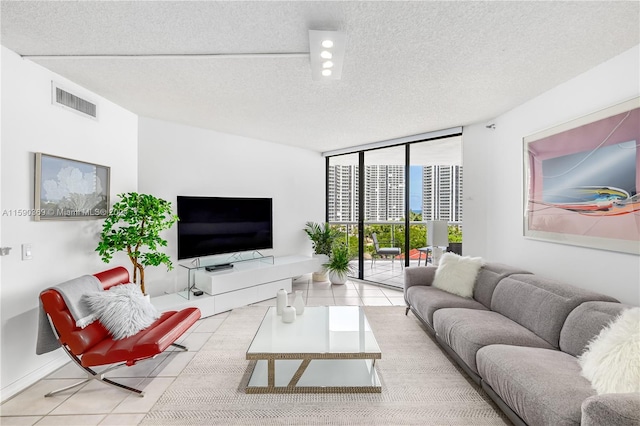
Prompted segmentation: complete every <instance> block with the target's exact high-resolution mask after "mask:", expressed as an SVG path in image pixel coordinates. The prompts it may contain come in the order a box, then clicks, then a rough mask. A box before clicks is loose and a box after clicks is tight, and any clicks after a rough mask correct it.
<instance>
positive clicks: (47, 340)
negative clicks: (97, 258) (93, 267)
mask: <svg viewBox="0 0 640 426" xmlns="http://www.w3.org/2000/svg"><path fill="white" fill-rule="evenodd" d="M50 289H53V290H56V291H57V292H58V293H60V295H61V296H62V298H63V299H64V301H65V303H66V304H67V307H68V308H69V312H71V315H72V316H73V318H74V319H75V320H76V326H77V327H79V328H84V327H86V326H87V325H89V324H91V323H92V322H93V321H94V320H95V317H94V316H93V314H92V313H91V310H90V308H89V305H87V304H86V303H85V301H84V300H83V298H82V296H83V295H85V294H87V293H95V292H98V291H102V283H101V282H100V280H99V279H98V278H96V277H95V276H94V275H83V276H81V277H78V278H74V279H72V280H69V281H65V282H63V283H60V284H58V285H55V286H53V287H50ZM39 309H40V312H39V318H38V341H37V343H36V354H38V355H41V354H44V353H47V352H51V351H53V350H55V349H57V348H59V347H60V342H58V338H57V337H56V334H55V333H54V331H53V329H52V328H51V324H50V323H49V319H48V318H47V314H46V313H45V311H44V308H43V307H42V300H40V304H39Z"/></svg>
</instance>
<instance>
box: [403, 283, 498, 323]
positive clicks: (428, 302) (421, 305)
mask: <svg viewBox="0 0 640 426" xmlns="http://www.w3.org/2000/svg"><path fill="white" fill-rule="evenodd" d="M405 299H406V300H407V302H408V303H409V305H411V306H413V308H414V309H415V310H416V311H418V313H419V314H420V316H421V317H422V319H423V320H425V321H426V322H428V323H429V324H431V326H433V313H434V312H435V311H437V310H438V309H442V308H468V309H480V310H485V311H486V310H487V308H485V307H484V306H483V305H482V304H480V303H478V302H476V301H475V300H473V299H467V298H466V297H460V296H456V295H455V294H451V293H448V292H446V291H443V290H440V289H438V288H435V287H431V286H415V287H410V288H409V289H407V290H406V293H405Z"/></svg>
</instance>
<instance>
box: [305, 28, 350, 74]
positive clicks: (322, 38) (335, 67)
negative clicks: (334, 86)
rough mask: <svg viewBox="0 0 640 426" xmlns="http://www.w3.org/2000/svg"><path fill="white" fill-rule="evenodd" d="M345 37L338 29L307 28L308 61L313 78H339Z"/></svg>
mask: <svg viewBox="0 0 640 426" xmlns="http://www.w3.org/2000/svg"><path fill="white" fill-rule="evenodd" d="M346 39H347V37H346V36H345V34H344V33H342V32H340V31H320V30H309V62H310V63H311V76H312V78H313V80H315V81H322V80H340V78H341V77H342V63H343V61H344V51H345V45H346Z"/></svg>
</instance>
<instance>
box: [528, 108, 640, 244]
mask: <svg viewBox="0 0 640 426" xmlns="http://www.w3.org/2000/svg"><path fill="white" fill-rule="evenodd" d="M639 143H640V98H635V99H632V100H630V101H627V102H624V103H621V104H618V105H615V106H612V107H610V108H607V109H605V110H602V111H598V112H595V113H593V114H590V115H588V116H585V117H582V118H579V119H576V120H573V121H570V122H568V123H564V124H562V125H559V126H556V127H553V128H551V129H547V130H544V131H541V132H538V133H536V134H534V135H531V136H527V137H525V138H524V150H523V152H524V172H525V179H524V182H525V188H524V198H525V200H524V235H525V237H527V238H532V239H539V240H546V241H553V242H557V243H564V244H572V245H578V246H585V247H592V248H597V249H603V250H613V251H619V252H625V253H634V254H640V199H639V195H638V189H640V174H639V173H638V171H639V170H640V167H639V166H640V148H639V146H638V144H639Z"/></svg>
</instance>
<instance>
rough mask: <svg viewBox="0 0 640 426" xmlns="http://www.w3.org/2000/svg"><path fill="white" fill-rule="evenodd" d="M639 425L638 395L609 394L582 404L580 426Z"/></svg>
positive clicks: (639, 400) (593, 397) (639, 404)
mask: <svg viewBox="0 0 640 426" xmlns="http://www.w3.org/2000/svg"><path fill="white" fill-rule="evenodd" d="M602 425H607V426H638V425H640V393H637V392H635V393H615V394H614V393H609V394H606V395H597V396H591V397H589V398H587V399H585V400H584V401H583V402H582V423H581V424H580V426H602Z"/></svg>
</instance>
